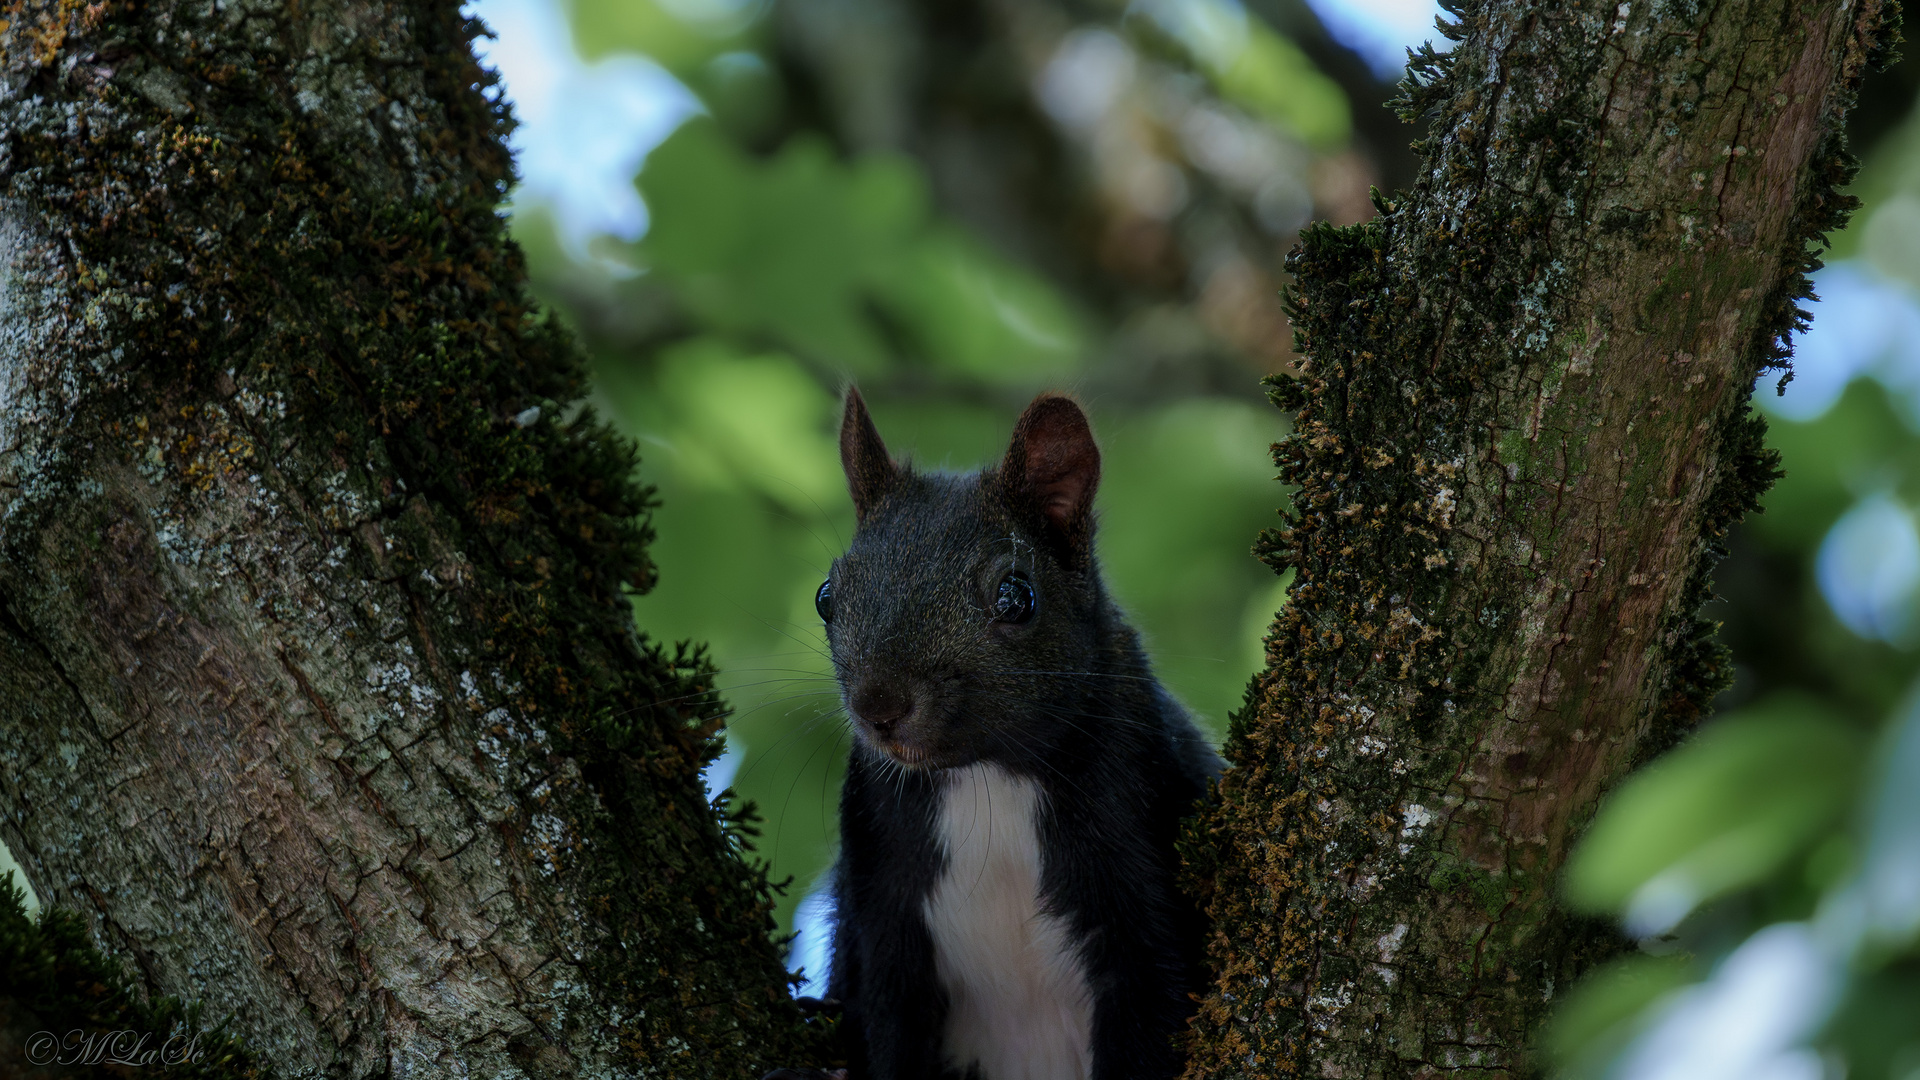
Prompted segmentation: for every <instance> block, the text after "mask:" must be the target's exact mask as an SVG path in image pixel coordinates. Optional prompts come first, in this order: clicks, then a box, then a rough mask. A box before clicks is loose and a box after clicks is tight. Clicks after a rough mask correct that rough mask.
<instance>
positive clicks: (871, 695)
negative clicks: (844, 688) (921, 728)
mask: <svg viewBox="0 0 1920 1080" xmlns="http://www.w3.org/2000/svg"><path fill="white" fill-rule="evenodd" d="M852 705H853V715H854V717H855V718H856V719H858V720H859V721H860V722H861V723H863V724H865V725H867V727H869V728H871V729H873V731H874V733H875V734H877V735H887V734H890V733H891V732H892V731H893V729H894V728H896V727H898V726H899V725H900V721H902V720H904V719H906V718H907V717H908V716H910V715H912V713H913V691H911V690H909V689H908V688H907V687H905V686H902V685H900V684H898V683H895V682H890V681H880V680H875V679H869V680H867V681H866V682H864V683H862V684H861V686H860V689H858V690H856V691H854V694H853V702H852Z"/></svg>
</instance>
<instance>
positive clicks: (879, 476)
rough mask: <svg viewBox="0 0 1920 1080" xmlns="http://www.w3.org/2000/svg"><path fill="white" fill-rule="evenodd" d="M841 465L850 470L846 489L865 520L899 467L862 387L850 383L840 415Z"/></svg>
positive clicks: (896, 477)
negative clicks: (850, 493)
mask: <svg viewBox="0 0 1920 1080" xmlns="http://www.w3.org/2000/svg"><path fill="white" fill-rule="evenodd" d="M840 467H841V468H842V469H845V470H846V473H847V490H848V491H849V492H852V493H853V512H854V516H855V517H856V518H857V519H858V520H860V521H865V520H866V519H867V514H868V512H870V511H871V510H872V509H873V508H874V507H875V506H877V505H879V503H880V500H881V499H882V498H884V497H885V496H886V494H887V492H888V491H891V490H892V489H893V485H894V484H895V483H896V482H897V481H898V480H899V479H900V470H899V468H898V467H896V466H895V465H894V463H893V459H892V458H890V457H888V456H887V444H886V443H883V442H881V441H880V432H879V431H878V430H877V429H875V428H874V426H873V417H871V416H869V415H867V403H866V402H865V401H862V400H861V399H860V391H859V390H858V389H856V388H854V387H851V386H849V387H847V409H846V412H845V413H843V414H841V417H840Z"/></svg>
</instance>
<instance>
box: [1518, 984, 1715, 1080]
mask: <svg viewBox="0 0 1920 1080" xmlns="http://www.w3.org/2000/svg"><path fill="white" fill-rule="evenodd" d="M1691 981H1692V971H1691V964H1690V962H1689V961H1688V959H1687V958H1686V957H1683V956H1644V955H1641V956H1628V957H1623V958H1621V959H1619V960H1615V961H1613V962H1611V963H1609V964H1606V965H1604V966H1602V967H1600V968H1599V969H1597V970H1595V971H1593V972H1591V973H1590V974H1588V975H1587V976H1586V977H1584V978H1582V979H1581V980H1580V983H1579V985H1577V986H1575V987H1574V988H1573V991H1572V993H1570V994H1568V995H1567V996H1566V998H1565V999H1564V1000H1562V1001H1561V1002H1560V1004H1559V1005H1558V1006H1556V1007H1555V1009H1554V1010H1553V1016H1552V1017H1551V1018H1550V1019H1549V1020H1548V1021H1547V1024H1546V1027H1545V1029H1544V1030H1543V1031H1542V1032H1541V1042H1542V1044H1543V1045H1544V1047H1545V1048H1546V1050H1547V1052H1548V1053H1549V1054H1550V1055H1551V1056H1552V1058H1553V1060H1554V1062H1555V1063H1556V1064H1558V1066H1559V1067H1560V1069H1561V1076H1562V1080H1566V1078H1567V1077H1570V1076H1571V1077H1578V1076H1587V1075H1593V1074H1597V1073H1598V1072H1600V1070H1601V1067H1603V1066H1604V1065H1605V1064H1606V1063H1607V1062H1608V1061H1610V1060H1612V1058H1613V1057H1614V1056H1615V1055H1616V1054H1618V1053H1619V1051H1620V1050H1621V1049H1622V1048H1624V1047H1625V1046H1626V1045H1627V1043H1628V1041H1629V1040H1630V1039H1631V1038H1632V1037H1633V1035H1634V1034H1635V1029H1636V1028H1637V1027H1638V1025H1637V1024H1636V1023H1635V1021H1636V1020H1638V1019H1639V1018H1640V1016H1641V1015H1642V1014H1643V1013H1644V1012H1645V1011H1646V1008H1647V1006H1649V1005H1651V1004H1653V1003H1654V1002H1655V1001H1658V1000H1659V999H1661V998H1662V997H1665V996H1666V995H1667V994H1668V993H1669V992H1671V991H1673V990H1677V989H1679V988H1680V987H1682V986H1685V985H1687V984H1688V983H1689V982H1691Z"/></svg>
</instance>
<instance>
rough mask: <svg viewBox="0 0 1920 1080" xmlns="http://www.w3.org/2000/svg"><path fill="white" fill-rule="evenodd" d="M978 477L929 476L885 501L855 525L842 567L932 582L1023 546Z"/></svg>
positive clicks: (852, 572)
mask: <svg viewBox="0 0 1920 1080" xmlns="http://www.w3.org/2000/svg"><path fill="white" fill-rule="evenodd" d="M976 479H977V478H976V477H971V476H967V477H928V478H926V480H925V484H926V486H925V487H924V488H922V489H921V490H918V491H913V492H908V493H903V495H904V497H900V496H896V497H893V498H889V499H887V500H886V501H884V502H882V503H881V505H879V506H878V507H875V512H874V513H873V515H872V516H871V517H869V518H868V519H867V520H866V521H863V522H861V523H860V527H859V528H858V529H857V530H856V531H855V533H854V536H853V543H852V545H851V546H850V547H849V548H848V549H847V553H846V555H845V556H844V557H843V558H842V560H841V567H842V570H843V571H844V572H845V573H846V574H847V575H848V576H849V577H853V576H858V577H860V578H869V577H877V578H884V579H894V580H896V581H901V582H903V583H904V582H905V581H927V582H929V583H932V582H933V581H936V580H944V579H946V578H949V577H951V576H952V572H953V571H956V570H960V571H965V570H968V569H971V568H972V566H973V564H974V563H976V562H978V561H979V560H980V559H982V558H991V557H992V555H993V553H994V551H995V550H996V549H997V548H999V547H1005V548H1007V549H1008V550H1009V551H1012V550H1014V549H1016V548H1017V547H1019V546H1020V543H1021V542H1020V541H1019V540H1018V539H1016V538H1015V537H1014V536H1013V535H1012V533H1011V530H1010V528H1009V523H1008V521H1007V515H1006V513H1005V512H1004V510H1001V509H1000V508H999V507H997V506H995V505H992V504H991V502H990V501H989V500H987V499H985V498H983V497H982V493H981V491H980V490H979V487H978V484H977V483H976V482H975V481H976ZM851 583H852V582H849V584H851Z"/></svg>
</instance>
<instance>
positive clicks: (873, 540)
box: [769, 389, 1221, 1080]
mask: <svg viewBox="0 0 1920 1080" xmlns="http://www.w3.org/2000/svg"><path fill="white" fill-rule="evenodd" d="M840 456H841V463H842V465H843V466H844V468H845V470H846V475H847V484H848V488H849V490H850V491H851V493H852V496H853V505H854V510H855V514H856V522H857V524H856V528H855V532H854V537H853V542H852V544H851V545H850V546H849V547H848V549H847V552H846V554H845V555H843V556H841V557H840V558H839V559H838V560H836V561H835V562H834V564H833V566H832V569H831V571H830V573H829V576H828V578H827V580H826V581H825V582H823V583H822V584H821V586H820V588H819V591H818V593H817V594H816V597H815V601H816V607H817V608H818V610H819V614H820V617H821V619H822V620H823V621H824V623H825V627H826V637H827V643H828V647H829V650H830V652H831V654H832V658H833V665H834V671H835V675H836V677H837V680H838V682H839V686H840V690H841V695H842V699H843V701H844V703H845V705H846V710H847V715H848V717H849V719H850V721H851V725H852V728H853V731H854V733H855V736H856V737H855V739H854V743H853V748H852V751H851V755H850V760H849V761H848V764H847V773H846V782H845V786H844V787H843V789H842V793H841V799H840V857H839V861H838V863H837V864H836V866H835V868H834V871H833V884H832V895H833V898H834V901H835V923H834V932H833V948H832V961H831V965H830V974H829V979H828V997H829V998H830V999H837V1001H838V1002H839V1004H840V1007H841V1009H842V1010H843V1013H842V1017H841V1025H842V1027H841V1030H842V1031H843V1032H845V1033H846V1036H847V1042H848V1044H849V1045H848V1055H849V1057H848V1066H849V1067H848V1069H847V1071H846V1074H847V1075H850V1076H851V1077H852V1080H921V1078H928V1080H932V1078H961V1077H964V1078H967V1080H1084V1078H1091V1080H1117V1078H1119V1077H1128V1078H1149V1077H1171V1076H1173V1075H1175V1073H1177V1072H1178V1071H1179V1067H1180V1064H1181V1054H1180V1051H1179V1049H1178V1047H1177V1046H1176V1044H1175V1037H1176V1035H1177V1034H1178V1033H1179V1032H1180V1031H1181V1029H1182V1028H1183V1026H1184V1025H1185V1023H1186V1021H1187V1019H1188V1017H1189V1016H1190V1015H1191V1014H1192V1012H1193V1011H1194V1007H1195V1006H1194V1003H1193V999H1192V997H1191V995H1192V994H1193V993H1194V992H1196V991H1198V990H1199V989H1200V988H1201V978H1202V974H1201V965H1200V954H1201V948H1202V936H1203V934H1204V932H1205V922H1204V918H1203V916H1202V915H1201V913H1200V912H1199V911H1198V909H1197V908H1196V907H1195V905H1194V904H1193V902H1192V901H1191V900H1190V899H1188V898H1187V897H1186V896H1184V895H1183V894H1182V893H1181V892H1180V890H1179V889H1178V887H1177V885H1176V883H1175V877H1176V873H1177V871H1178V866H1179V860H1178V856H1177V855H1176V854H1175V852H1174V841H1175V839H1176V838H1177V836H1178V833H1179V822H1180V819H1181V818H1182V817H1183V816H1185V815H1186V814H1187V813H1188V812H1190V811H1191V809H1192V808H1193V806H1194V804H1195V802H1196V800H1198V799H1200V798H1201V797H1202V796H1203V795H1204V794H1205V792H1206V786H1207V783H1208V781H1209V780H1210V779H1211V778H1214V777H1217V776H1218V775H1219V772H1220V768H1221V763H1220V759H1219V757H1218V756H1217V755H1216V754H1215V753H1214V751H1213V749H1212V747H1210V746H1209V745H1208V744H1207V742H1206V740H1205V739H1204V738H1203V737H1202V735H1201V734H1200V732H1199V730H1198V729H1197V728H1196V727H1195V726H1194V724H1193V721H1192V720H1191V719H1190V718H1189V717H1188V716H1187V714H1186V712H1185V710H1183V709H1182V708H1181V706H1180V705H1179V704H1178V703H1177V702H1176V701H1175V700H1174V699H1173V697H1172V695H1171V694H1169V693H1168V692H1167V691H1166V690H1165V689H1164V688H1163V687H1162V686H1161V685H1160V683H1159V682H1158V681H1156V680H1155V678H1154V676H1153V673H1152V671H1151V669H1150V668H1149V666H1148V663H1147V658H1146V655H1145V653H1144V652H1143V651H1142V649H1141V646H1140V639H1139V635H1138V634H1137V633H1136V632H1135V631H1134V630H1133V628H1132V627H1130V626H1128V625H1127V622H1126V620H1125V618H1124V617H1123V616H1122V615H1121V613H1120V611H1119V609H1118V608H1117V607H1116V606H1115V604H1114V602H1113V600H1112V598H1111V597H1110V596H1109V595H1108V593H1107V589H1106V586H1105V584H1104V582H1103V581H1102V580H1101V576H1100V570H1099V566H1098V563H1097V562H1096V560H1095V558H1094V548H1093V534H1094V514H1093V497H1094V490H1095V488H1096V487H1097V486H1098V485H1099V481H1100V451H1099V449H1098V447H1096V446H1095V444H1094V441H1093V432H1092V430H1091V429H1090V428H1089V426H1088V424H1087V419H1086V416H1085V414H1083V413H1082V412H1081V410H1080V407H1079V406H1078V405H1076V404H1075V403H1074V402H1073V401H1072V400H1071V399H1069V398H1066V397H1062V396H1057V395H1049V394H1043V395H1041V396H1040V397H1038V398H1036V399H1035V400H1034V402H1033V404H1032V405H1031V406H1029V407H1028V408H1027V410H1026V412H1025V413H1024V414H1023V415H1022V416H1021V417H1020V419H1019V421H1018V423H1017V424H1016V425H1015V426H1014V431H1013V439H1012V442H1011V444H1010V445H1009V446H1008V448H1007V452H1006V456H1005V457H1004V458H1003V459H1002V460H1001V462H1000V463H999V465H998V466H996V467H990V468H986V469H983V470H981V471H979V472H977V473H974V474H971V475H948V474H927V473H921V472H918V471H916V470H914V469H913V468H912V467H911V466H910V465H907V464H900V463H896V462H894V461H893V460H892V458H890V457H889V456H888V454H887V448H886V446H885V444H884V443H882V442H881V439H880V434H879V432H878V431H877V430H876V429H875V427H874V424H873V420H872V418H871V417H870V416H869V415H868V413H867V408H866V404H865V402H864V401H862V400H861V397H860V394H859V391H858V390H857V389H849V390H848V392H847V396H846V408H845V413H844V415H843V418H842V423H841V429H840ZM808 1004H814V1003H811V1002H810V1003H808ZM816 1075H818V1076H825V1075H837V1074H826V1073H816V1072H813V1071H800V1070H777V1071H776V1072H774V1073H771V1074H769V1080H771V1078H772V1077H805V1076H816Z"/></svg>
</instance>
